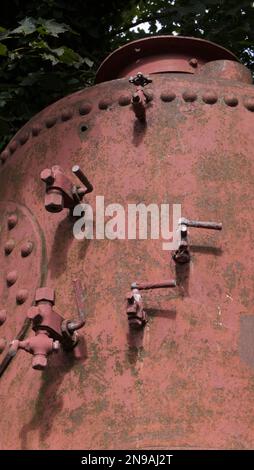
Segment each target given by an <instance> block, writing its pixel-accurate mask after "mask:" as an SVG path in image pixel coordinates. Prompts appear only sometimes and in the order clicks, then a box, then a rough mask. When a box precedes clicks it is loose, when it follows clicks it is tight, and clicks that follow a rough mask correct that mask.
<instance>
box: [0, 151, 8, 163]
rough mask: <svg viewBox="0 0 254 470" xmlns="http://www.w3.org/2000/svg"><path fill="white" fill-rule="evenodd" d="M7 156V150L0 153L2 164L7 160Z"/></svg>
mask: <svg viewBox="0 0 254 470" xmlns="http://www.w3.org/2000/svg"><path fill="white" fill-rule="evenodd" d="M9 154H10V152H9V150H7V149H5V150H4V151H3V152H2V153H1V156H0V158H1V161H2V162H3V163H4V162H5V161H6V160H7V158H8V157H9Z"/></svg>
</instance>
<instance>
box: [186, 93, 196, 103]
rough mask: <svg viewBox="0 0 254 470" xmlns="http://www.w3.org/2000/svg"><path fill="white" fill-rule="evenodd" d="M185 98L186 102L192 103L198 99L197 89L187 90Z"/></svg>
mask: <svg viewBox="0 0 254 470" xmlns="http://www.w3.org/2000/svg"><path fill="white" fill-rule="evenodd" d="M183 99H184V101H186V102H190V103H192V102H193V101H196V99H197V93H195V91H185V92H184V93H183Z"/></svg>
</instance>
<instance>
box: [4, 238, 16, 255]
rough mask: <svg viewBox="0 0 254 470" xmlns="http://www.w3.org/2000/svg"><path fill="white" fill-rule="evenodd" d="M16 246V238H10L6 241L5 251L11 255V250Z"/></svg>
mask: <svg viewBox="0 0 254 470" xmlns="http://www.w3.org/2000/svg"><path fill="white" fill-rule="evenodd" d="M14 247H15V242H14V240H12V239H10V240H7V242H6V243H5V245H4V252H5V254H6V255H10V254H11V252H12V251H13V250H14Z"/></svg>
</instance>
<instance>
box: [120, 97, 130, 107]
mask: <svg viewBox="0 0 254 470" xmlns="http://www.w3.org/2000/svg"><path fill="white" fill-rule="evenodd" d="M118 103H119V104H120V106H127V105H128V104H130V103H131V96H130V95H121V96H120V97H119V99H118Z"/></svg>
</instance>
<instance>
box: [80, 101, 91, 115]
mask: <svg viewBox="0 0 254 470" xmlns="http://www.w3.org/2000/svg"><path fill="white" fill-rule="evenodd" d="M91 110H92V105H91V104H90V103H83V104H81V105H80V107H79V114H80V115H81V116H85V114H89V113H90V111H91Z"/></svg>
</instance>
